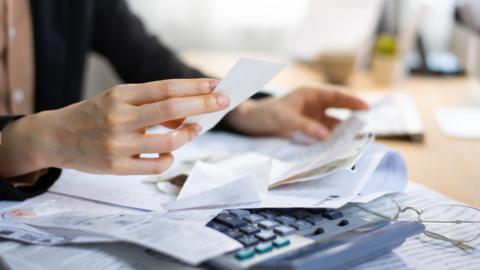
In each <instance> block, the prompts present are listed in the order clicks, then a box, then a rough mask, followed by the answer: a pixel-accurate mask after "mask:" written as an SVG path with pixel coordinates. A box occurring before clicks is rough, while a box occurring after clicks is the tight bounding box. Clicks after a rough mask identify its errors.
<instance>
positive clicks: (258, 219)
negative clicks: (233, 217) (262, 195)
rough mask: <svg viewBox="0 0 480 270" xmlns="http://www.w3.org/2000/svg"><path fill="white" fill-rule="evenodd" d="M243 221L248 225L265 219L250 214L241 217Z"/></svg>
mask: <svg viewBox="0 0 480 270" xmlns="http://www.w3.org/2000/svg"><path fill="white" fill-rule="evenodd" d="M243 219H244V220H246V221H248V222H250V223H258V222H260V221H262V220H265V218H264V217H262V216H260V215H259V214H251V215H249V216H246V217H243Z"/></svg>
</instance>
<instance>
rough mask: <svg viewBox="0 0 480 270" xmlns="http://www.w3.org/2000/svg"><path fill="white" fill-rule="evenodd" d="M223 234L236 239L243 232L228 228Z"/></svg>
mask: <svg viewBox="0 0 480 270" xmlns="http://www.w3.org/2000/svg"><path fill="white" fill-rule="evenodd" d="M225 234H226V235H228V237H230V238H233V239H238V238H240V237H242V236H243V233H241V232H240V231H239V230H228V231H227V232H225Z"/></svg>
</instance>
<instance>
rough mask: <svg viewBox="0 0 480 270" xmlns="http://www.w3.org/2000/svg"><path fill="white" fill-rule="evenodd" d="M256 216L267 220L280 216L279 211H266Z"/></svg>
mask: <svg viewBox="0 0 480 270" xmlns="http://www.w3.org/2000/svg"><path fill="white" fill-rule="evenodd" d="M258 214H259V215H261V216H262V217H264V218H267V219H274V218H275V217H276V216H278V215H280V211H278V210H273V209H267V210H262V211H259V212H258Z"/></svg>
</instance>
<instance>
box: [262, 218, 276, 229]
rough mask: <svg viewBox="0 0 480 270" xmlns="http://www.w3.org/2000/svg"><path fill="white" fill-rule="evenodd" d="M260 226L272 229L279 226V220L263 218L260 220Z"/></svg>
mask: <svg viewBox="0 0 480 270" xmlns="http://www.w3.org/2000/svg"><path fill="white" fill-rule="evenodd" d="M258 226H260V227H261V228H262V229H266V230H271V229H273V228H274V227H277V226H278V222H275V221H271V220H262V221H260V222H258Z"/></svg>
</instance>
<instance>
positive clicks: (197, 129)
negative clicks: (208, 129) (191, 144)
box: [193, 124, 202, 135]
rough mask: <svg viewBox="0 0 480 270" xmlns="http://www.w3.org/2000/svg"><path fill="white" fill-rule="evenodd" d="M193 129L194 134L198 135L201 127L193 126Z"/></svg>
mask: <svg viewBox="0 0 480 270" xmlns="http://www.w3.org/2000/svg"><path fill="white" fill-rule="evenodd" d="M193 129H194V130H195V133H196V134H197V135H198V134H200V133H202V127H201V126H200V125H198V124H196V125H194V126H193Z"/></svg>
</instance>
